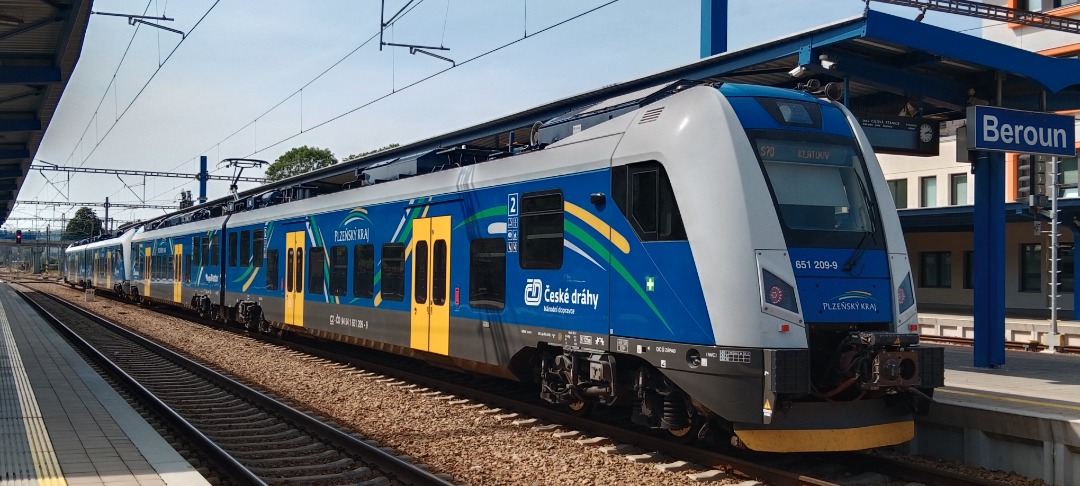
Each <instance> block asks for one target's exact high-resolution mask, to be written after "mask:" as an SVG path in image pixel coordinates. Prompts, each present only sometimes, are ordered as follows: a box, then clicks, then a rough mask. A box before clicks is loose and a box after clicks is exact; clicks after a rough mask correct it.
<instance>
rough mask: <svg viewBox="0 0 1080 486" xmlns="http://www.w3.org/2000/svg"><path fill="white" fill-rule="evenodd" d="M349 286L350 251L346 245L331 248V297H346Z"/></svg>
mask: <svg viewBox="0 0 1080 486" xmlns="http://www.w3.org/2000/svg"><path fill="white" fill-rule="evenodd" d="M348 286H349V250H348V248H346V247H345V245H338V246H332V247H330V295H339V296H340V295H345V291H346V290H347V287H348Z"/></svg>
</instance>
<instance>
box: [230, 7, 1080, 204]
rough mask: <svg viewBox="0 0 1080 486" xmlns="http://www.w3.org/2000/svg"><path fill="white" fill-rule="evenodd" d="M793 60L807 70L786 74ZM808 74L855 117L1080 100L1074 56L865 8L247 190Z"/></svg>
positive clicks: (324, 178) (943, 115)
mask: <svg viewBox="0 0 1080 486" xmlns="http://www.w3.org/2000/svg"><path fill="white" fill-rule="evenodd" d="M822 61H827V62H825V63H823V62H822ZM799 67H801V70H804V71H805V72H804V73H802V74H800V75H799V76H792V74H791V73H792V71H793V70H796V68H799ZM796 73H797V74H798V72H796ZM811 78H813V79H817V80H818V81H820V82H821V83H822V84H827V83H829V82H837V83H842V84H846V86H847V90H848V91H847V95H846V96H847V97H846V103H847V105H848V107H849V108H850V109H851V110H852V111H853V112H855V113H856V114H860V115H897V114H898V113H899V111H900V110H901V109H902V108H904V106H905V104H906V103H907V102H908V101H913V102H915V103H916V104H917V105H918V107H919V109H920V113H919V114H920V116H922V117H923V118H925V119H927V120H935V121H948V120H955V119H961V118H963V117H964V110H965V109H966V107H967V106H968V105H969V104H972V103H981V102H988V103H990V104H998V96H999V93H1000V105H1001V106H1004V107H1009V108H1016V109H1026V110H1040V109H1045V110H1063V109H1075V108H1080V59H1057V58H1051V57H1047V56H1043V55H1040V54H1037V53H1034V52H1030V51H1026V50H1023V49H1018V48H1014V47H1010V46H1005V45H1002V44H999V43H996V42H991V41H988V40H985V39H982V38H979V37H975V36H971V35H967V34H961V33H957V32H953V31H950V30H947V29H943V28H940V27H935V26H932V25H928V24H923V23H920V22H915V21H913V20H908V19H904V18H901V17H896V16H893V15H888V14H884V13H881V12H876V11H873V10H870V11H867V12H866V13H865V15H864V16H859V17H855V18H851V19H848V20H842V21H839V22H836V23H833V24H829V25H826V26H823V27H819V28H816V29H811V30H807V31H804V32H800V33H795V34H792V35H789V36H787V37H784V38H781V39H777V40H774V41H771V42H766V43H763V44H760V45H757V46H753V47H749V48H746V49H742V50H738V51H733V52H727V53H723V54H718V55H715V56H712V57H708V58H705V59H702V60H699V61H695V62H693V63H690V64H687V65H684V66H680V67H676V68H674V69H669V70H666V71H662V72H659V73H655V74H652V75H648V76H644V77H641V78H638V79H634V80H630V81H626V82H623V83H617V84H614V85H610V86H605V87H603V88H601V89H597V90H595V91H590V92H586V93H581V94H578V95H575V96H571V97H568V98H565V99H562V100H558V101H555V102H552V103H548V104H545V105H542V106H538V107H535V108H532V109H528V110H525V111H522V112H520V113H517V114H514V115H510V116H507V117H503V118H499V119H496V120H491V121H489V122H486V123H482V124H479V125H476V126H472V127H469V128H465V129H461V130H457V131H453V132H449V133H446V134H444V135H440V136H437V137H432V138H429V139H426V140H421V141H418V142H415V143H412V144H407V145H403V146H401V147H398V148H395V149H392V150H387V151H383V152H379V153H377V154H374V155H371V156H368V157H365V158H362V159H358V160H355V161H346V162H343V163H341V164H337V165H334V166H330V167H327V168H325V169H322V170H319V171H315V172H311V173H308V174H305V175H302V176H297V177H294V178H290V179H286V180H284V181H279V182H276V183H273V184H271V185H268V186H263V187H259V188H255V189H251V190H249V191H246V192H245V193H244V194H257V193H259V192H262V191H266V190H268V189H271V188H276V187H288V186H295V185H298V184H304V185H306V186H308V187H315V188H317V187H318V186H319V185H322V184H325V185H327V186H338V187H340V185H342V184H347V183H351V182H355V180H356V169H357V168H358V167H361V166H367V165H371V164H383V163H386V162H389V161H391V160H394V159H397V158H402V157H408V156H415V154H418V153H423V152H425V151H430V150H438V149H445V148H448V147H460V146H462V145H465V146H469V147H476V148H480V149H483V148H489V149H490V148H505V147H507V146H508V145H509V143H510V137H511V136H512V137H513V140H514V141H515V143H518V144H525V143H528V141H529V139H530V135H531V133H532V131H533V127H534V125H535V124H536V123H537V122H546V121H550V120H552V119H555V118H558V117H563V116H566V115H567V113H572V112H574V111H576V110H582V109H584V108H586V107H589V106H594V105H599V104H601V103H604V102H605V101H607V102H608V104H610V103H611V101H610V100H612V99H614V98H619V99H628V98H632V97H633V96H634V94H635V93H648V92H649V91H650V90H656V89H660V88H659V87H663V86H669V85H671V84H672V83H676V82H678V81H680V80H688V81H694V82H709V83H715V82H740V83H751V84H761V85H768V86H777V87H786V88H794V87H796V85H797V84H799V83H805V82H806V81H808V80H809V79H811ZM620 97H621V98H620ZM1044 97H1045V99H1046V106H1045V107H1042V106H1040V100H1042V99H1043V98H1044ZM511 134H512V135H511ZM244 194H241V196H243V195H244ZM223 201H224V200H218V201H211V202H210V203H209V204H221V203H222V202H223Z"/></svg>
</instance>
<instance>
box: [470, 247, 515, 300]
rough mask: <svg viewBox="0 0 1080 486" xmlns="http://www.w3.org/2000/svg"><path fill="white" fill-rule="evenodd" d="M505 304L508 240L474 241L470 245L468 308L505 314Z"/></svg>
mask: <svg viewBox="0 0 1080 486" xmlns="http://www.w3.org/2000/svg"><path fill="white" fill-rule="evenodd" d="M505 304H506V240H504V239H502V238H477V239H475V240H472V242H470V244H469V305H470V306H472V307H477V308H481V309H495V310H502V308H503V307H504V306H505Z"/></svg>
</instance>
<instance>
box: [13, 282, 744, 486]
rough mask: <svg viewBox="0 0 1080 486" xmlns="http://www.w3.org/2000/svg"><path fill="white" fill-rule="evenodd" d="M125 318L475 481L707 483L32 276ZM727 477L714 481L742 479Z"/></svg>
mask: <svg viewBox="0 0 1080 486" xmlns="http://www.w3.org/2000/svg"><path fill="white" fill-rule="evenodd" d="M30 286H32V287H34V288H36V289H37V290H40V291H43V292H47V293H51V294H54V295H57V296H59V297H62V298H64V299H66V300H68V301H71V302H74V303H76V304H78V305H81V306H83V307H85V308H87V309H88V310H90V311H93V312H95V313H97V314H100V315H102V316H104V317H106V318H108V319H110V320H112V321H114V322H116V323H118V324H122V325H125V326H127V327H129V328H131V329H132V330H135V331H137V332H139V333H141V334H143V335H144V336H147V337H149V338H152V339H154V340H156V341H158V342H160V343H163V344H166V345H169V346H171V347H173V348H174V349H176V350H179V351H181V352H183V353H185V354H187V355H189V356H192V357H195V358H197V359H199V360H201V361H203V362H204V363H207V364H210V365H212V366H214V367H217V368H219V369H221V370H223V371H226V372H228V373H230V374H232V375H233V376H235V377H237V378H240V379H242V380H245V381H247V382H249V383H251V384H253V385H256V386H258V387H260V388H262V389H264V390H267V391H269V392H272V393H274V394H276V395H278V396H280V397H282V398H285V399H287V400H289V401H291V402H292V403H294V404H296V405H298V406H300V407H304V408H307V409H309V410H312V411H314V412H315V413H317V414H319V415H320V416H323V417H326V418H328V419H330V420H333V421H334V422H336V423H338V424H339V425H341V426H343V427H347V428H349V429H352V430H353V431H355V432H356V433H358V434H360V435H362V436H364V437H366V438H368V439H373V440H376V441H378V442H379V443H380V444H381V445H383V446H388V447H391V448H393V449H394V450H395V452H396V453H398V454H404V455H408V456H411V457H412V458H413V459H414V460H415V461H416V462H418V463H424V464H428V465H430V466H431V470H432V471H434V472H437V473H446V474H449V475H450V476H452V477H453V481H454V482H456V483H459V484H471V485H476V486H480V485H504V484H505V485H522V484H525V485H549V484H550V485H605V486H607V485H612V484H642V485H647V484H657V485H659V484H663V485H680V484H685V485H690V484H701V482H700V480H694V479H691V478H690V477H688V475H687V474H688V473H692V472H694V471H683V472H668V471H663V470H660V469H658V468H657V467H656V466H657V465H656V464H646V463H634V462H631V461H630V460H628V459H627V458H626V457H625V456H623V455H618V454H608V453H605V452H604V451H603V450H601V448H600V446H599V445H597V444H591V443H590V444H580V443H578V442H577V441H575V440H573V439H560V438H555V437H554V436H553V433H552V431H551V430H546V429H541V430H534V429H533V428H532V427H530V426H522V425H515V424H514V422H515V420H506V419H503V420H500V419H498V418H496V415H497V414H484V413H481V411H482V410H484V409H483V408H467V407H466V406H463V405H462V404H451V401H449V400H445V399H442V400H440V399H439V398H438V397H437V396H426V395H425V394H422V393H415V392H413V393H410V392H409V390H408V389H405V388H402V387H401V385H397V386H394V385H393V384H392V383H393V382H379V381H376V380H375V379H373V378H371V377H365V376H362V375H363V373H361V372H355V371H354V372H350V371H347V370H342V369H341V367H340V365H335V364H331V363H325V362H320V361H318V360H311V359H303V357H302V356H300V355H298V354H297V353H293V352H289V351H287V350H285V349H282V348H279V347H277V346H272V345H269V344H265V343H262V342H259V341H257V340H254V339H250V338H246V337H243V336H238V335H236V334H233V333H229V332H224V331H220V330H217V329H212V328H207V327H205V326H202V325H198V324H193V323H190V322H187V321H184V320H181V319H177V318H173V317H169V316H163V315H160V314H156V313H152V312H150V311H147V310H145V309H141V308H138V307H136V306H133V305H126V304H123V303H118V302H114V301H110V300H107V299H102V298H98V299H95V300H94V301H92V302H84V294H83V292H82V291H77V290H74V289H70V288H68V287H65V286H61V285H54V284H30ZM741 480H745V478H742V479H736V478H727V479H724V480H720V481H715V482H711V483H710V484H728V483H738V482H739V481H741Z"/></svg>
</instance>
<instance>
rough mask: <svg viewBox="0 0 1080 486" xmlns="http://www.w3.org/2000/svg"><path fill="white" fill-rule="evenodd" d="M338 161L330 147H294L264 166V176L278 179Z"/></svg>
mask: <svg viewBox="0 0 1080 486" xmlns="http://www.w3.org/2000/svg"><path fill="white" fill-rule="evenodd" d="M336 163H338V160H337V159H336V158H334V153H333V152H331V151H330V149H323V148H318V147H308V146H307V145H304V146H303V147H296V148H294V149H292V150H289V151H288V152H285V153H284V154H282V155H281V157H278V158H277V160H275V161H274V163H272V164H270V165H269V166H267V167H266V178H267V179H269V180H271V181H280V180H282V179H288V178H290V177H292V176H295V175H299V174H303V173H306V172H311V171H313V170H315V169H321V168H323V167H328V166H331V165H334V164H336Z"/></svg>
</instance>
